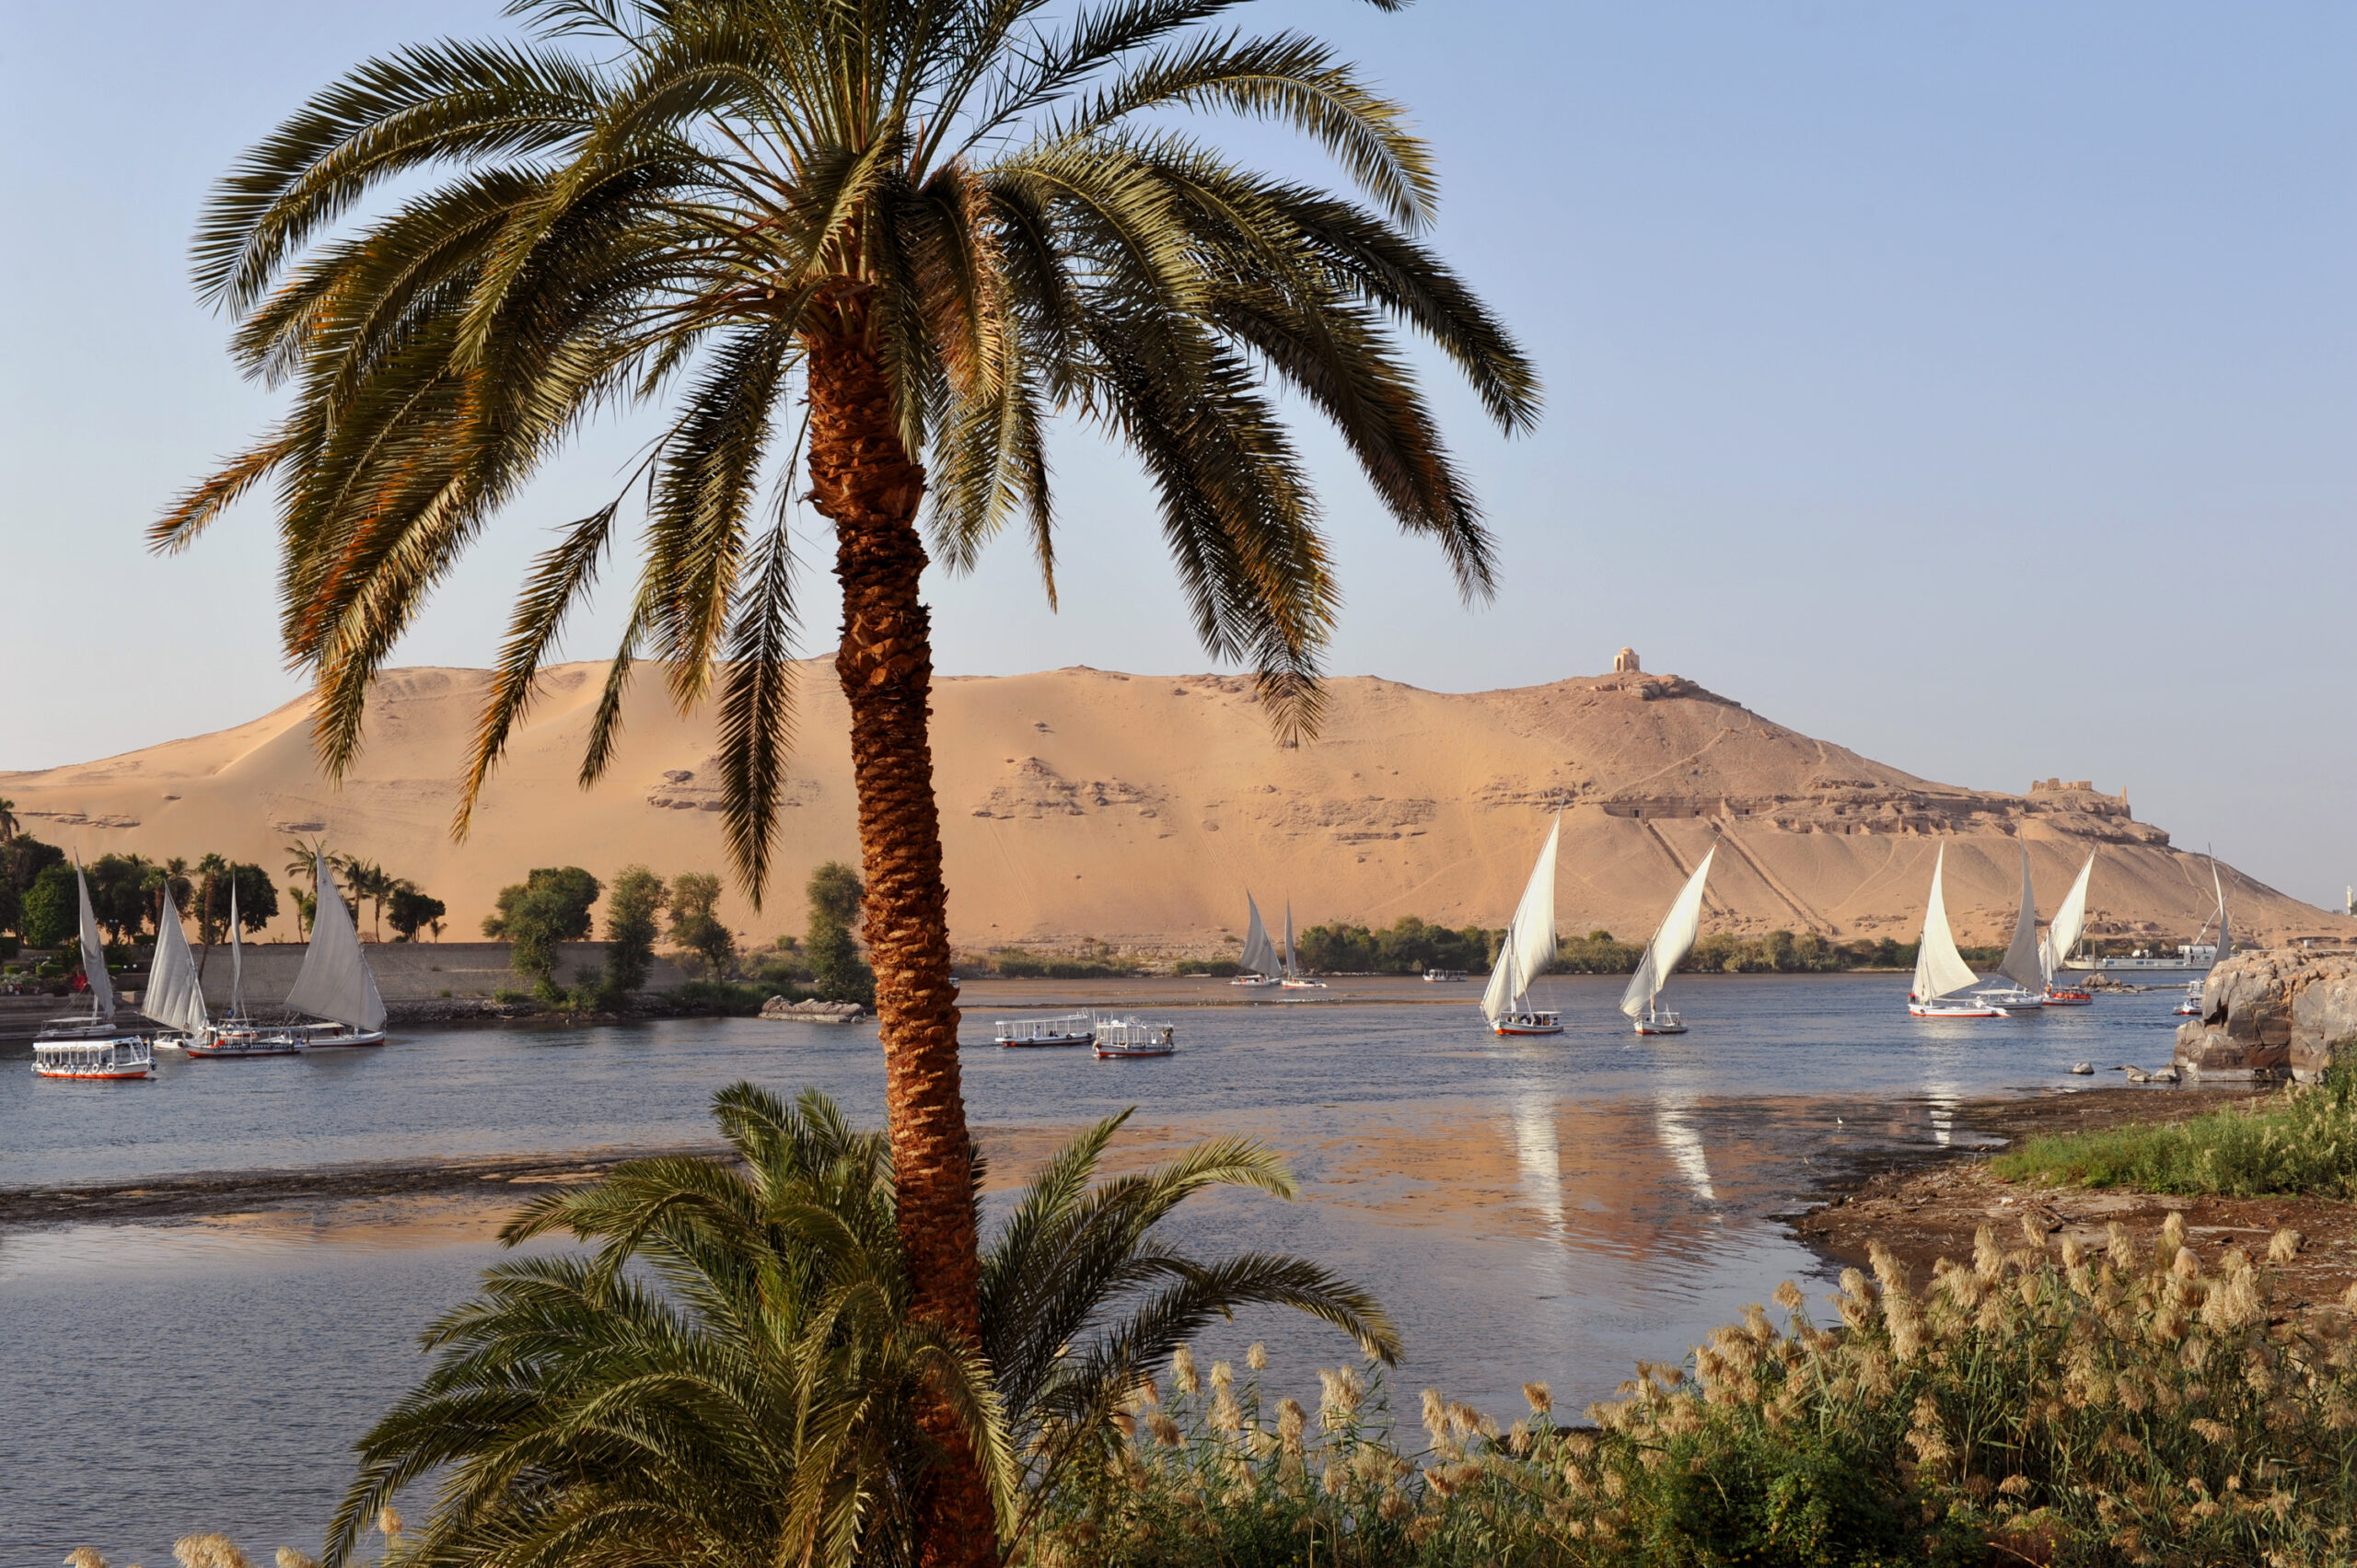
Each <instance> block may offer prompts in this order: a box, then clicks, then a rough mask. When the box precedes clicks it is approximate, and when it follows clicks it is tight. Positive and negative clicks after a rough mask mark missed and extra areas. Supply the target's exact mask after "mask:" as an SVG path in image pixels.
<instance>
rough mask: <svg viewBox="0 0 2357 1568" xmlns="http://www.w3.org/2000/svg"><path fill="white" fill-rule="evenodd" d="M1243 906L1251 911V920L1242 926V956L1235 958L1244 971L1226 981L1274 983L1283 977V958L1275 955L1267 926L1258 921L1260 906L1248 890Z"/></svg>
mask: <svg viewBox="0 0 2357 1568" xmlns="http://www.w3.org/2000/svg"><path fill="white" fill-rule="evenodd" d="M1244 907H1245V908H1246V909H1248V910H1249V911H1251V912H1252V922H1251V923H1250V924H1249V925H1247V926H1246V927H1245V928H1244V957H1243V958H1240V959H1238V960H1237V963H1238V964H1239V965H1240V966H1241V967H1242V969H1243V970H1244V972H1243V973H1242V974H1240V975H1237V977H1236V978H1235V979H1234V980H1231V981H1228V982H1227V983H1228V984H1230V985H1274V984H1276V983H1277V981H1279V980H1280V979H1282V978H1283V974H1284V960H1283V958H1278V957H1277V949H1276V947H1275V945H1274V944H1272V943H1271V942H1270V940H1269V928H1268V927H1267V926H1266V925H1264V924H1262V923H1261V922H1260V905H1259V904H1257V903H1254V902H1253V901H1252V895H1251V894H1250V893H1249V892H1247V893H1246V894H1245V895H1244Z"/></svg>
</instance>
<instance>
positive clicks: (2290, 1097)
mask: <svg viewBox="0 0 2357 1568" xmlns="http://www.w3.org/2000/svg"><path fill="white" fill-rule="evenodd" d="M1994 1169H1995V1171H1996V1173H1997V1175H1998V1176H2000V1177H2002V1178H2003V1179H2005V1180H2007V1181H2034V1182H2044V1183H2047V1184H2049V1185H2054V1186H2075V1187H2134V1188H2139V1189H2142V1190H2143V1191H2150V1192H2182V1193H2218V1194H2222V1195H2224V1196H2226V1197H2233V1198H2251V1197H2257V1196H2258V1195H2259V1194H2261V1193H2313V1194H2316V1195H2317V1196H2321V1197H2328V1198H2357V1051H2348V1052H2345V1053H2344V1054H2343V1055H2342V1056H2341V1059H2340V1060H2339V1061H2336V1062H2335V1063H2333V1065H2332V1067H2331V1068H2330V1069H2329V1070H2328V1072H2327V1073H2326V1074H2325V1075H2324V1077H2323V1079H2322V1080H2321V1081H2319V1082H2317V1083H2316V1084H2312V1085H2297V1084H2295V1085H2293V1086H2289V1087H2287V1088H2286V1089H2285V1090H2284V1091H2283V1092H2282V1093H2281V1094H2278V1095H2273V1096H2270V1098H2267V1099H2264V1100H2258V1101H2254V1102H2253V1103H2251V1104H2249V1105H2247V1106H2240V1107H2234V1108H2230V1109H2224V1110H2217V1111H2212V1112H2210V1113H2209V1114H2207V1115H2204V1116H2196V1117H2192V1118H2189V1119H2188V1120H2186V1121H2177V1122H2169V1123H2165V1124H2161V1125H2155V1126H2143V1127H2115V1128H2109V1129H2106V1130H2104V1131H2100V1132H2065V1133H2059V1134H2055V1135H2052V1136H2049V1137H2040V1138H2032V1139H2030V1140H2028V1141H2027V1142H2026V1143H2025V1144H2023V1145H2022V1146H2021V1147H2020V1148H2018V1149H2014V1150H2011V1151H2009V1152H2007V1153H2005V1154H2003V1155H2000V1156H1998V1157H1997V1159H1996V1161H1995V1163H1994Z"/></svg>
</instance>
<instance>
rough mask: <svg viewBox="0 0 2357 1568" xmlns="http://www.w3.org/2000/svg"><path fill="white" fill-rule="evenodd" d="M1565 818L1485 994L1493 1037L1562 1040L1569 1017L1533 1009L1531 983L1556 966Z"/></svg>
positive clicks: (1541, 859) (1551, 836) (1550, 837)
mask: <svg viewBox="0 0 2357 1568" xmlns="http://www.w3.org/2000/svg"><path fill="white" fill-rule="evenodd" d="M1562 836H1563V814H1562V812H1560V811H1558V812H1557V813H1556V814H1555V825H1554V826H1553V827H1552V828H1550V829H1549V830H1547V842H1546V843H1545V844H1544V845H1543V846H1542V847H1541V848H1540V849H1539V851H1538V864H1537V865H1533V866H1532V867H1531V868H1530V881H1529V884H1528V885H1527V887H1525V888H1524V889H1523V890H1522V902H1521V903H1519V904H1516V905H1515V912H1514V923H1512V924H1511V925H1509V926H1507V927H1506V935H1505V939H1504V941H1503V942H1501V943H1499V945H1498V962H1497V967H1496V968H1495V969H1493V970H1491V971H1490V983H1489V985H1488V986H1487V987H1486V988H1485V989H1484V990H1483V991H1482V993H1481V1016H1482V1017H1484V1018H1486V1019H1488V1020H1489V1023H1490V1028H1491V1031H1492V1033H1495V1034H1502V1035H1559V1034H1562V1032H1563V1016H1562V1014H1561V1013H1556V1012H1551V1011H1549V1010H1547V1009H1545V1008H1538V1007H1533V1006H1532V1005H1530V982H1531V981H1533V980H1534V979H1536V978H1537V977H1538V976H1539V975H1542V974H1545V973H1546V972H1547V966H1548V965H1550V964H1551V963H1553V962H1554V961H1555V851H1556V848H1557V846H1558V845H1559V844H1560V843H1561V842H1562Z"/></svg>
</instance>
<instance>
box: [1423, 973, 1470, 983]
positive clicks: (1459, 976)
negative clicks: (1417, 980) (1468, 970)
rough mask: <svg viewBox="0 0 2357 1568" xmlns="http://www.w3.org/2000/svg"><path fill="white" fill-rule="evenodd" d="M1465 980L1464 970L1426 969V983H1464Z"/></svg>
mask: <svg viewBox="0 0 2357 1568" xmlns="http://www.w3.org/2000/svg"><path fill="white" fill-rule="evenodd" d="M1464 980H1465V971H1464V970H1425V971H1424V983H1425V984H1426V985H1449V984H1462V983H1463V981H1464Z"/></svg>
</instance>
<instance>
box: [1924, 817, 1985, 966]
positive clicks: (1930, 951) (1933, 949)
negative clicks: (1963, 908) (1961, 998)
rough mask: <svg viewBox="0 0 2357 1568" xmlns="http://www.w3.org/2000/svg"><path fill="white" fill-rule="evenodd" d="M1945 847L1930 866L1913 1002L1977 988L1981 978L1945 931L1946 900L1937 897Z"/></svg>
mask: <svg viewBox="0 0 2357 1568" xmlns="http://www.w3.org/2000/svg"><path fill="white" fill-rule="evenodd" d="M1947 858H1948V846H1947V845H1945V844H1942V845H1941V846H1940V854H1939V858H1938V859H1936V860H1934V861H1933V862H1932V899H1931V902H1930V903H1928V904H1926V905H1925V906H1924V907H1923V940H1922V942H1920V943H1919V944H1917V945H1916V948H1915V998H1914V999H1915V1000H1916V1001H1918V1002H1929V1001H1931V1000H1932V999H1933V997H1936V996H1945V995H1946V994H1947V993H1950V992H1952V991H1962V990H1963V989H1964V988H1965V987H1966V986H1968V985H1973V984H1977V983H1979V981H1980V976H1979V975H1977V974H1974V973H1973V972H1972V967H1971V966H1970V965H1969V964H1967V963H1966V962H1965V961H1964V955H1963V954H1961V953H1959V952H1957V951H1956V935H1955V934H1954V933H1953V932H1951V931H1949V930H1948V906H1947V900H1945V898H1944V897H1942V896H1941V893H1940V873H1941V871H1942V870H1943V869H1944V868H1945V866H1946V865H1947Z"/></svg>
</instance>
